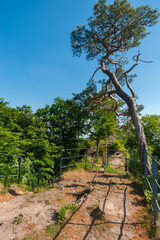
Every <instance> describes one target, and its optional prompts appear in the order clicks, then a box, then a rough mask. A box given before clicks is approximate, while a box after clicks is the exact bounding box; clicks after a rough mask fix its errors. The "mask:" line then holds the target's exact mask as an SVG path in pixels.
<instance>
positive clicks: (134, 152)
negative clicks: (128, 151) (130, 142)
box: [133, 150, 136, 178]
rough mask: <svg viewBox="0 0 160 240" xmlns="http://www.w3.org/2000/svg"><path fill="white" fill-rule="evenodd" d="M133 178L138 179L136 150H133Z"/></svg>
mask: <svg viewBox="0 0 160 240" xmlns="http://www.w3.org/2000/svg"><path fill="white" fill-rule="evenodd" d="M133 176H134V178H136V150H133Z"/></svg>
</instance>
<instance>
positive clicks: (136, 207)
mask: <svg viewBox="0 0 160 240" xmlns="http://www.w3.org/2000/svg"><path fill="white" fill-rule="evenodd" d="M88 186H90V191H89V192H88V193H85V194H84V195H83V196H81V198H80V199H79V200H77V193H79V192H80V191H82V190H84V189H86V187H88ZM9 192H10V193H8V194H5V195H0V240H13V239H14V240H17V239H22V238H23V237H25V236H27V235H29V234H30V233H32V232H34V231H35V230H37V231H39V230H40V229H43V228H44V227H45V226H48V225H50V224H52V223H56V221H57V213H58V211H59V210H60V209H61V207H62V206H64V205H65V204H67V203H75V202H76V203H77V204H78V209H77V211H76V212H75V213H74V214H73V215H72V216H71V217H70V218H69V220H68V221H67V222H66V223H65V224H64V225H63V227H62V228H61V229H60V231H59V232H58V233H57V234H56V235H55V236H53V238H47V239H57V240H60V239H68V240H74V239H75V240H85V239H87V240H89V239H90V240H94V239H98V240H102V239H103V240H104V239H107V240H112V239H113V240H115V239H117V240H129V239H132V240H140V239H141V240H142V239H143V240H147V239H149V238H148V237H147V234H146V229H145V228H144V226H143V224H141V221H140V218H139V212H140V211H141V210H143V209H144V208H145V204H144V199H143V196H142V195H141V194H140V193H139V191H138V190H137V189H135V187H134V184H133V183H132V181H131V180H129V179H128V178H127V177H126V175H122V174H109V173H104V172H102V171H91V170H87V171H84V170H75V171H73V172H68V173H65V174H64V176H63V177H62V180H61V181H60V182H59V183H56V185H55V188H53V189H50V190H48V191H44V192H41V193H37V194H31V193H30V194H22V193H23V192H21V193H17V192H16V191H15V190H13V189H10V190H9ZM97 216H98V217H97ZM99 216H102V217H99ZM37 239H46V238H40V237H38V238H37Z"/></svg>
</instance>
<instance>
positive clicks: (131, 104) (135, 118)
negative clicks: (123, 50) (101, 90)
mask: <svg viewBox="0 0 160 240" xmlns="http://www.w3.org/2000/svg"><path fill="white" fill-rule="evenodd" d="M102 71H103V73H105V74H106V75H107V76H109V78H110V79H111V80H112V83H113V85H114V87H115V89H116V94H117V95H118V96H119V97H120V98H121V99H123V100H124V101H125V102H126V104H127V106H128V109H129V115H130V117H131V119H132V122H133V124H134V127H135V131H136V138H137V143H138V149H139V158H140V161H141V166H142V169H144V151H145V149H147V142H146V137H145V133H144V129H143V126H142V124H141V121H140V118H139V114H138V111H137V107H136V102H135V99H134V98H133V97H130V96H129V95H128V94H127V93H126V92H124V90H123V89H122V87H121V85H120V84H119V82H118V80H117V77H116V75H115V74H114V73H113V72H112V71H110V70H108V69H106V68H104V66H103V65H102Z"/></svg>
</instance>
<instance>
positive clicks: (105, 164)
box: [104, 150, 107, 172]
mask: <svg viewBox="0 0 160 240" xmlns="http://www.w3.org/2000/svg"><path fill="white" fill-rule="evenodd" d="M104 171H105V172H107V150H106V159H105V169H104Z"/></svg>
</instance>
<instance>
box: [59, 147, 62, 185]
mask: <svg viewBox="0 0 160 240" xmlns="http://www.w3.org/2000/svg"><path fill="white" fill-rule="evenodd" d="M62 151H63V149H61V157H60V170H59V181H60V180H61V176H62Z"/></svg>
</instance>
